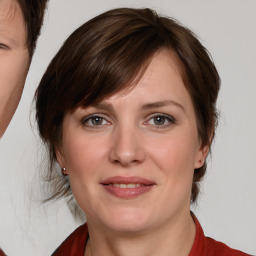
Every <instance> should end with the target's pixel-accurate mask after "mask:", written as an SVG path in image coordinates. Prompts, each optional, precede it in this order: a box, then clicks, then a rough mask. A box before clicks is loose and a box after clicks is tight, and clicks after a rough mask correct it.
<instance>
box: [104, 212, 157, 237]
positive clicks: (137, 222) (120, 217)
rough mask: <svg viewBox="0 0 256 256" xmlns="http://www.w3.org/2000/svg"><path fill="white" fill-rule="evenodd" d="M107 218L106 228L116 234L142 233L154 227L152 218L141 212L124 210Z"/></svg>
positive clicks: (105, 221)
mask: <svg viewBox="0 0 256 256" xmlns="http://www.w3.org/2000/svg"><path fill="white" fill-rule="evenodd" d="M105 217H107V218H104V220H103V223H104V226H106V227H108V228H109V229H111V230H113V231H115V232H122V233H123V232H125V233H141V232H143V231H145V230H147V229H148V228H149V227H150V226H151V225H152V223H151V222H152V218H150V217H149V216H148V214H147V213H146V211H141V210H134V209H122V210H120V211H115V213H112V214H109V215H108V216H105Z"/></svg>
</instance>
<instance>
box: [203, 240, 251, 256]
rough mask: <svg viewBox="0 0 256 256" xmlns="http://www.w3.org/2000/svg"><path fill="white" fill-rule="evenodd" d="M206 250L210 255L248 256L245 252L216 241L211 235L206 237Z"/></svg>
mask: <svg viewBox="0 0 256 256" xmlns="http://www.w3.org/2000/svg"><path fill="white" fill-rule="evenodd" d="M205 245H206V248H205V250H206V251H207V255H209V256H215V255H216V256H248V255H249V254H246V253H244V252H241V251H239V250H235V249H232V248H230V247H229V246H227V245H226V244H224V243H222V242H219V241H216V240H214V239H212V238H210V237H205Z"/></svg>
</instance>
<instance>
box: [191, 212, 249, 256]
mask: <svg viewBox="0 0 256 256" xmlns="http://www.w3.org/2000/svg"><path fill="white" fill-rule="evenodd" d="M192 217H193V219H194V222H195V225H196V236H195V239H194V244H193V247H192V249H191V251H190V254H189V256H249V254H246V253H243V252H241V251H238V250H235V249H232V248H230V247H228V246H227V245H226V244H224V243H222V242H218V241H216V240H214V239H212V238H210V237H206V236H205V235H204V232H203V229H202V227H201V225H200V223H199V221H198V220H197V218H196V217H195V215H194V214H193V213H192Z"/></svg>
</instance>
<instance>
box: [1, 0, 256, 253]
mask: <svg viewBox="0 0 256 256" xmlns="http://www.w3.org/2000/svg"><path fill="white" fill-rule="evenodd" d="M116 7H150V8H154V9H156V10H157V11H158V12H159V13H162V14H165V15H168V16H172V17H174V18H177V19H178V20H179V21H181V22H182V23H183V24H184V25H186V26H187V27H189V28H190V29H192V30H193V31H194V32H195V33H196V34H197V35H198V36H199V38H200V39H201V42H202V43H203V44H204V45H205V46H206V48H207V49H208V50H209V51H210V53H211V55H212V56H213V59H214V61H215V64H216V66H217V68H218V71H219V73H220V76H221V78H222V87H221V91H220V96H219V100H218V108H219V110H220V111H221V118H220V123H219V127H218V130H217V135H216V139H215V142H214V145H213V149H212V157H211V159H209V160H210V161H209V165H208V171H207V175H206V178H205V180H204V182H203V183H202V193H201V196H200V198H199V200H198V204H197V206H195V207H193V211H194V213H195V214H196V216H197V217H198V219H199V220H200V222H201V224H202V226H203V229H204V231H205V233H206V234H207V235H208V236H211V237H213V238H215V239H217V240H221V241H223V242H225V243H227V244H228V245H229V246H231V247H234V248H239V249H240V250H243V251H246V252H248V253H251V254H256V168H255V160H256V115H255V112H256V100H255V98H256V84H255V82H256V78H255V77H256V75H255V71H256V70H255V59H256V50H255V45H256V15H255V10H256V1H254V0H240V1H234V0H230V1H221V0H219V1H210V0H194V1H178V0H177V1H174V0H157V1H155V0H148V1H147V0H129V1H128V0H108V1H104V0H94V1H89V0H72V1H71V0H50V4H49V7H48V11H47V13H46V16H45V24H44V27H43V29H42V35H41V37H40V38H39V41H38V46H37V49H36V52H35V55H34V58H33V62H32V65H31V68H30V71H29V75H28V77H27V81H26V87H25V90H24V93H23V97H22V100H21V102H20V106H19V108H18V110H17V112H16V114H15V116H14V118H13V120H12V122H11V124H10V126H9V128H8V130H7V132H6V134H5V136H4V137H3V138H2V140H1V143H0V171H1V181H0V184H1V186H0V201H1V211H0V245H1V246H2V248H3V249H4V250H5V251H6V253H7V254H8V255H11V256H12V255H31V256H32V255H33V256H41V255H42V256H43V255H50V254H51V253H52V252H53V251H54V249H55V248H56V247H57V246H58V245H59V244H60V243H61V242H62V241H63V240H64V239H65V238H66V236H67V235H69V234H70V233H71V232H72V231H73V230H74V229H75V227H77V226H78V225H79V224H80V222H79V221H75V220H74V219H73V217H72V214H71V213H70V211H69V209H68V207H67V205H66V203H65V201H63V200H60V201H59V202H53V203H47V204H42V203H41V201H40V200H41V199H43V197H44V194H43V190H42V182H40V175H39V172H40V168H41V167H40V166H42V165H41V162H42V161H43V160H42V147H41V144H40V141H39V140H38V136H37V131H36V128H35V125H34V122H33V111H32V112H31V109H33V108H32V107H31V102H32V99H33V94H34V91H35V89H36V87H37V85H38V83H39V81H40V78H41V76H42V75H43V73H44V71H45V69H46V67H47V65H48V63H49V62H50V60H51V58H52V57H53V56H54V54H55V53H56V52H57V50H58V49H59V47H60V46H61V45H62V43H63V41H64V39H66V37H67V36H68V35H69V34H70V33H71V32H72V31H73V30H74V29H75V28H77V27H78V26H79V25H81V24H82V23H84V22H85V21H87V20H88V19H90V18H92V17H94V16H95V15H97V14H99V13H101V12H103V11H106V10H108V9H111V8H116Z"/></svg>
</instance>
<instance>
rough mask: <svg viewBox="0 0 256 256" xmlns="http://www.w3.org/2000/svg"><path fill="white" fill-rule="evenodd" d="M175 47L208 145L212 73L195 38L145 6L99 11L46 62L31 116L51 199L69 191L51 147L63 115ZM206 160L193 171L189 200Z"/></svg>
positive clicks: (215, 86) (119, 86)
mask: <svg viewBox="0 0 256 256" xmlns="http://www.w3.org/2000/svg"><path fill="white" fill-rule="evenodd" d="M163 48H167V49H170V50H172V51H175V52H176V54H177V55H178V57H179V59H180V62H181V65H182V78H183V80H184V84H185V86H186V89H187V90H188V92H189V94H190V96H191V99H192V102H193V104H194V109H195V113H196V118H197V127H198V134H199V138H200V139H201V141H202V143H203V145H209V146H210V145H211V142H212V140H213V137H214V132H215V124H216V121H217V113H216V106H215V105H216V99H217V95H218V91H219V86H220V78H219V75H218V72H217V70H216V68H215V66H214V64H213V61H212V60H211V57H210V56H209V54H208V52H207V50H206V49H205V48H204V47H203V46H202V45H201V43H200V42H199V40H198V39H197V38H196V36H195V35H194V34H193V33H192V32H191V31H190V30H189V29H187V28H186V27H184V26H182V25H180V24H179V23H178V22H177V21H175V20H174V19H171V18H168V17H162V16H159V15H158V14H157V13H156V12H155V11H153V10H150V9H129V8H121V9H114V10H110V11H108V12H105V13H103V14H101V15H99V16H97V17H95V18H93V19H91V20H90V21H88V22H86V23H85V24H84V25H82V26H81V27H79V28H78V29H77V30H76V31H74V32H73V33H72V34H71V35H70V36H69V38H68V39H67V40H66V41H65V43H64V44H63V46H62V47H61V49H60V50H59V52H58V53H57V54H56V56H55V57H54V58H53V60H52V61H51V63H50V65H49V66H48V68H47V70H46V72H45V74H44V76H43V78H42V80H41V82H40V84H39V87H38V89H37V91H36V94H35V100H36V119H37V123H38V129H39V133H40V136H41V138H42V140H43V141H44V142H45V143H46V144H47V145H48V150H49V156H50V170H49V172H48V175H49V176H48V178H49V181H51V182H52V185H53V194H52V197H51V199H52V198H58V197H61V196H68V195H70V194H71V190H70V187H69V184H68V183H67V181H66V180H65V179H63V177H62V176H61V175H60V173H59V172H58V171H56V170H55V169H54V166H55V163H56V154H55V150H56V148H57V147H58V146H59V145H60V144H61V139H62V122H63V117H64V115H65V114H66V113H67V112H69V111H73V110H75V109H76V108H77V107H79V106H83V107H85V106H88V105H90V104H92V103H95V102H98V101H101V100H102V99H103V98H106V97H108V96H111V95H113V94H115V93H116V92H118V91H120V90H124V89H125V88H127V87H129V86H132V85H134V84H135V82H136V81H134V80H135V78H136V79H137V78H138V79H139V78H140V77H141V76H142V75H143V72H144V71H145V69H146V68H147V65H148V64H149V61H150V59H151V58H152V56H153V55H154V54H155V53H156V52H157V51H158V50H160V49H163ZM205 171H206V163H205V164H204V166H202V167H201V168H199V169H196V170H195V171H194V179H193V185H192V196H191V201H192V202H194V201H195V200H196V198H197V195H198V193H199V187H198V183H199V181H200V180H201V179H202V177H203V176H204V174H205Z"/></svg>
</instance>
